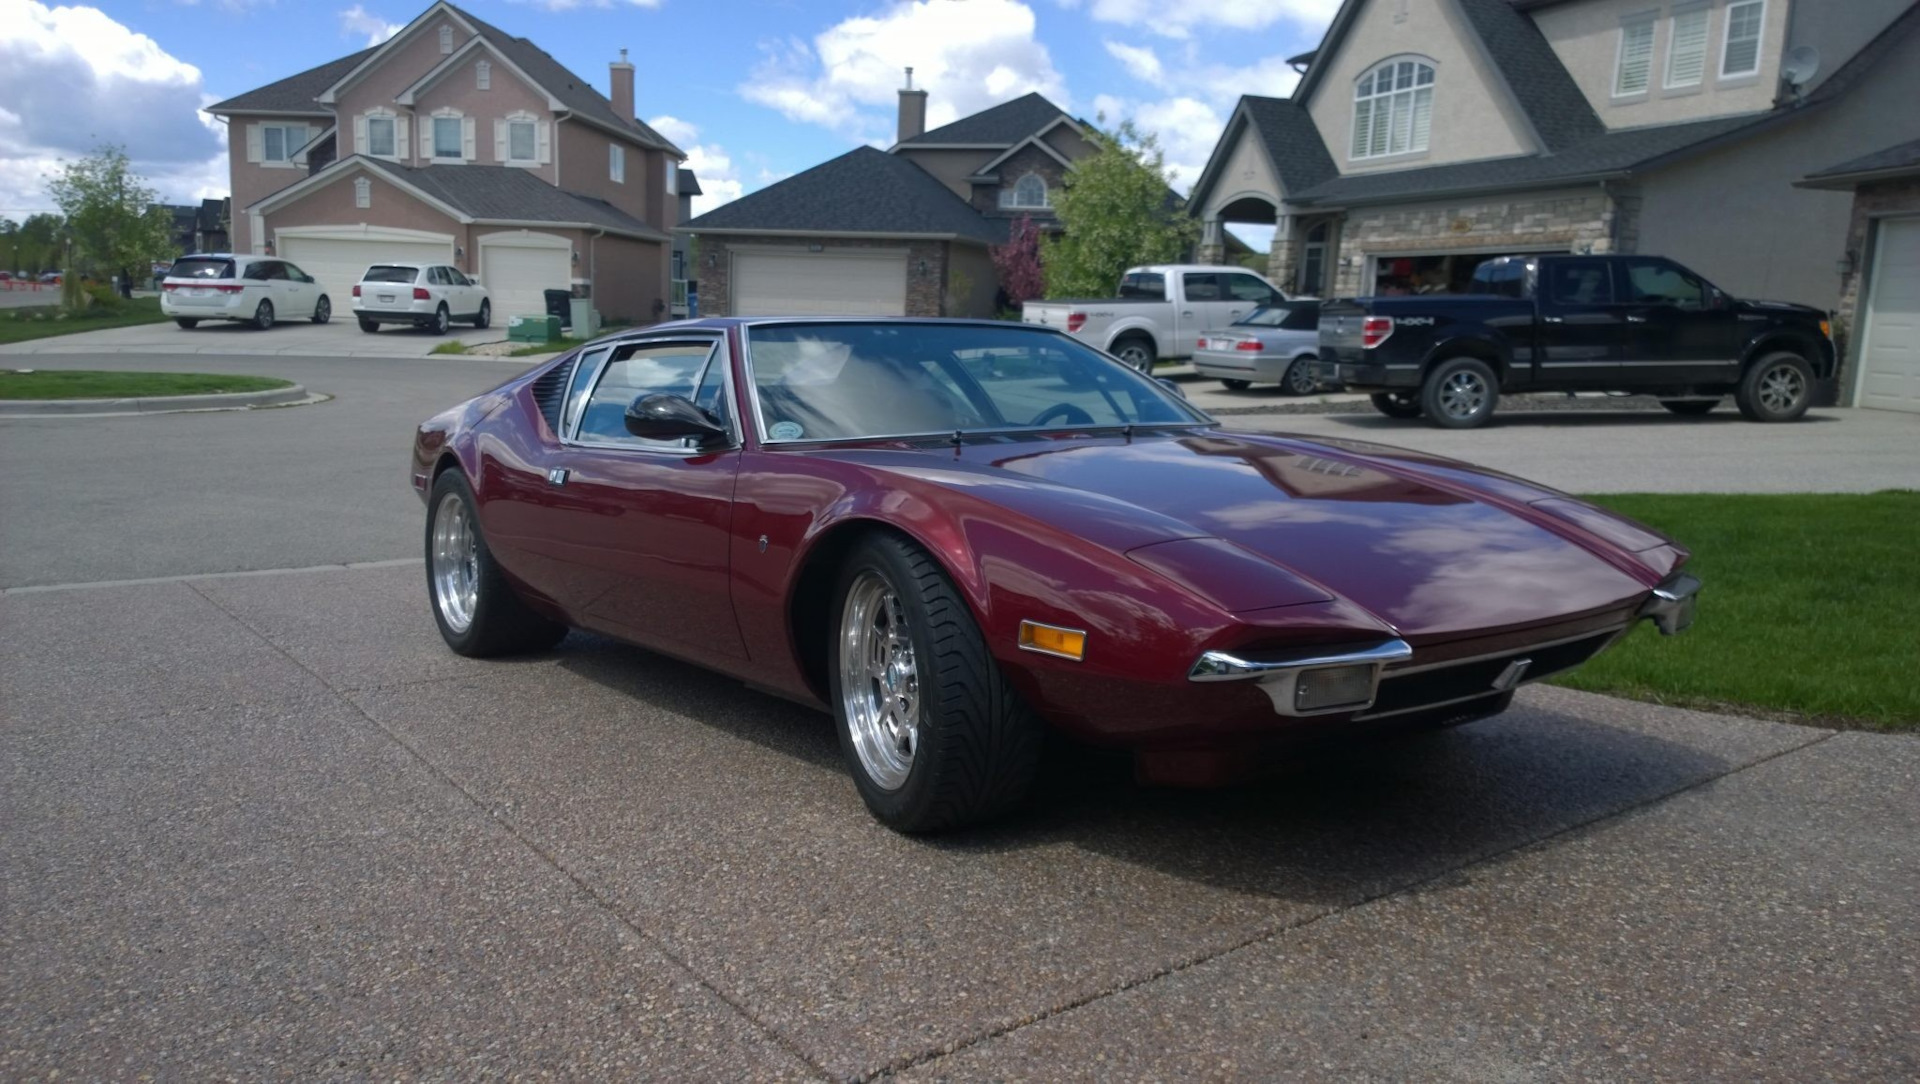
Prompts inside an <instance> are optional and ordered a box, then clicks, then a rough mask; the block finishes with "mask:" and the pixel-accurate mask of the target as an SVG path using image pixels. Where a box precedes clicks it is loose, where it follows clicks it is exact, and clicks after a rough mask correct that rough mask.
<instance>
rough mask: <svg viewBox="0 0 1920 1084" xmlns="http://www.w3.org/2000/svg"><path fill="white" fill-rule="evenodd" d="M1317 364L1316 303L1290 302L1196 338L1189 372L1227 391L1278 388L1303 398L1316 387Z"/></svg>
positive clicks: (1317, 331) (1284, 302)
mask: <svg viewBox="0 0 1920 1084" xmlns="http://www.w3.org/2000/svg"><path fill="white" fill-rule="evenodd" d="M1319 361H1320V301H1319V299H1317V298H1296V299H1294V300H1292V301H1282V302H1280V303H1279V304H1277V305H1269V306H1267V307H1266V308H1264V309H1255V310H1254V311H1253V312H1252V313H1250V314H1248V315H1247V316H1246V317H1245V318H1244V319H1242V320H1241V321H1240V322H1238V323H1236V324H1232V325H1229V326H1228V327H1227V328H1225V329H1224V330H1221V331H1210V332H1208V333H1207V334H1206V335H1203V336H1201V338H1200V348H1199V349H1198V350H1195V351H1194V352H1193V371H1194V372H1196V373H1199V374H1200V375H1201V376H1206V377H1212V378H1213V379H1215V380H1218V381H1219V382H1220V383H1222V384H1225V385H1226V386H1227V389H1228V390H1230V391H1245V390H1246V389H1247V388H1248V387H1249V386H1251V385H1254V384H1278V385H1280V390H1281V391H1284V392H1286V393H1287V394H1288V395H1306V394H1308V393H1310V392H1312V391H1313V390H1314V389H1316V388H1318V387H1319V386H1320V371H1319V368H1320V367H1319Z"/></svg>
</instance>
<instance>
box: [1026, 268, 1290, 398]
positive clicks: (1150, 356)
mask: <svg viewBox="0 0 1920 1084" xmlns="http://www.w3.org/2000/svg"><path fill="white" fill-rule="evenodd" d="M1286 298H1287V295H1286V294H1285V293H1283V292H1281V290H1280V288H1279V287H1278V286H1275V285H1274V284H1273V283H1271V282H1268V281H1267V280H1266V279H1264V278H1262V277H1261V276H1259V275H1256V274H1254V273H1253V272H1251V271H1248V270H1247V269H1245V268H1243V267H1216V266H1209V265H1206V264H1156V265H1154V266H1151V267H1132V268H1128V269H1127V273H1126V274H1124V275H1122V276H1121V277H1120V296H1119V297H1099V298H1073V299H1069V300H1066V301H1029V302H1027V303H1026V304H1025V305H1022V306H1021V308H1020V319H1021V320H1022V321H1024V322H1026V323H1029V324H1045V325H1047V326H1048V327H1057V328H1062V329H1064V330H1065V331H1066V332H1067V333H1068V334H1070V335H1072V336H1073V337H1074V338H1076V339H1079V340H1080V341H1081V342H1083V343H1086V344H1087V345H1089V346H1096V347H1099V348H1100V349H1102V350H1105V351H1106V352H1107V353H1109V354H1112V355H1113V356H1114V357H1117V358H1119V359H1120V360H1121V361H1124V362H1126V363H1127V364H1128V365H1131V366H1133V367H1134V368H1136V369H1139V370H1140V371H1141V372H1147V371H1149V370H1151V369H1152V368H1153V363H1154V362H1156V361H1159V360H1161V359H1162V358H1186V357H1192V356H1193V352H1194V350H1196V349H1197V348H1198V347H1199V345H1200V340H1201V339H1202V338H1205V337H1206V334H1207V332H1209V331H1219V330H1224V329H1225V328H1226V327H1227V325H1229V324H1232V323H1233V322H1234V321H1236V320H1239V319H1241V318H1242V317H1244V316H1246V315H1247V314H1248V313H1250V312H1252V311H1253V310H1255V309H1257V308H1261V307H1262V306H1266V305H1275V304H1278V303H1280V302H1281V301H1284V300H1286Z"/></svg>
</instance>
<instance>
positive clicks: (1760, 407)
mask: <svg viewBox="0 0 1920 1084" xmlns="http://www.w3.org/2000/svg"><path fill="white" fill-rule="evenodd" d="M1733 401H1734V402H1735V403H1736V404H1738V405H1739V407H1740V413H1742V414H1744V415H1746V416H1747V418H1748V420H1750V421H1756V422H1790V421H1792V420H1794V419H1795V418H1798V417H1799V416H1800V415H1802V414H1805V413H1806V412H1807V407H1809V406H1811V405H1813V366H1811V365H1808V364H1807V359H1805V358H1803V357H1801V356H1800V355H1798V354H1788V353H1779V354H1768V355H1767V356H1766V357H1763V358H1761V359H1760V360H1759V361H1756V362H1754V363H1753V364H1752V365H1749V366H1747V373H1746V375H1745V376H1743V377H1741V378H1740V386H1739V387H1738V388H1736V389H1734V392H1733Z"/></svg>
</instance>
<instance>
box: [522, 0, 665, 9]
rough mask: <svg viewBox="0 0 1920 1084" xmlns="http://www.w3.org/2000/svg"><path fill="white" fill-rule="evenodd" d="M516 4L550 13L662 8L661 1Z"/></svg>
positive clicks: (585, 0)
mask: <svg viewBox="0 0 1920 1084" xmlns="http://www.w3.org/2000/svg"><path fill="white" fill-rule="evenodd" d="M514 2H515V3H525V2H531V3H532V4H533V5H534V6H535V7H541V8H546V9H547V10H548V11H573V10H576V9H578V8H611V7H617V6H632V7H637V8H657V7H659V6H660V0H620V3H619V4H617V5H616V4H615V3H614V2H613V0H514Z"/></svg>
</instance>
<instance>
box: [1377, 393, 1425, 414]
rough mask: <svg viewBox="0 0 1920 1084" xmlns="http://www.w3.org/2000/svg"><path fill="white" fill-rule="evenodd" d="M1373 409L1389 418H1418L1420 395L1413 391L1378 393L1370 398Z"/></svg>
mask: <svg viewBox="0 0 1920 1084" xmlns="http://www.w3.org/2000/svg"><path fill="white" fill-rule="evenodd" d="M1368 399H1369V400H1370V401H1371V402H1372V403H1373V409H1375V410H1377V411H1379V412H1380V413H1382V414H1385V415H1386V416H1387V417H1389V418H1401V419H1406V418H1418V417H1419V416H1420V395H1419V393H1417V392H1411V391H1377V392H1374V393H1373V394H1372V395H1370V396H1368Z"/></svg>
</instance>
